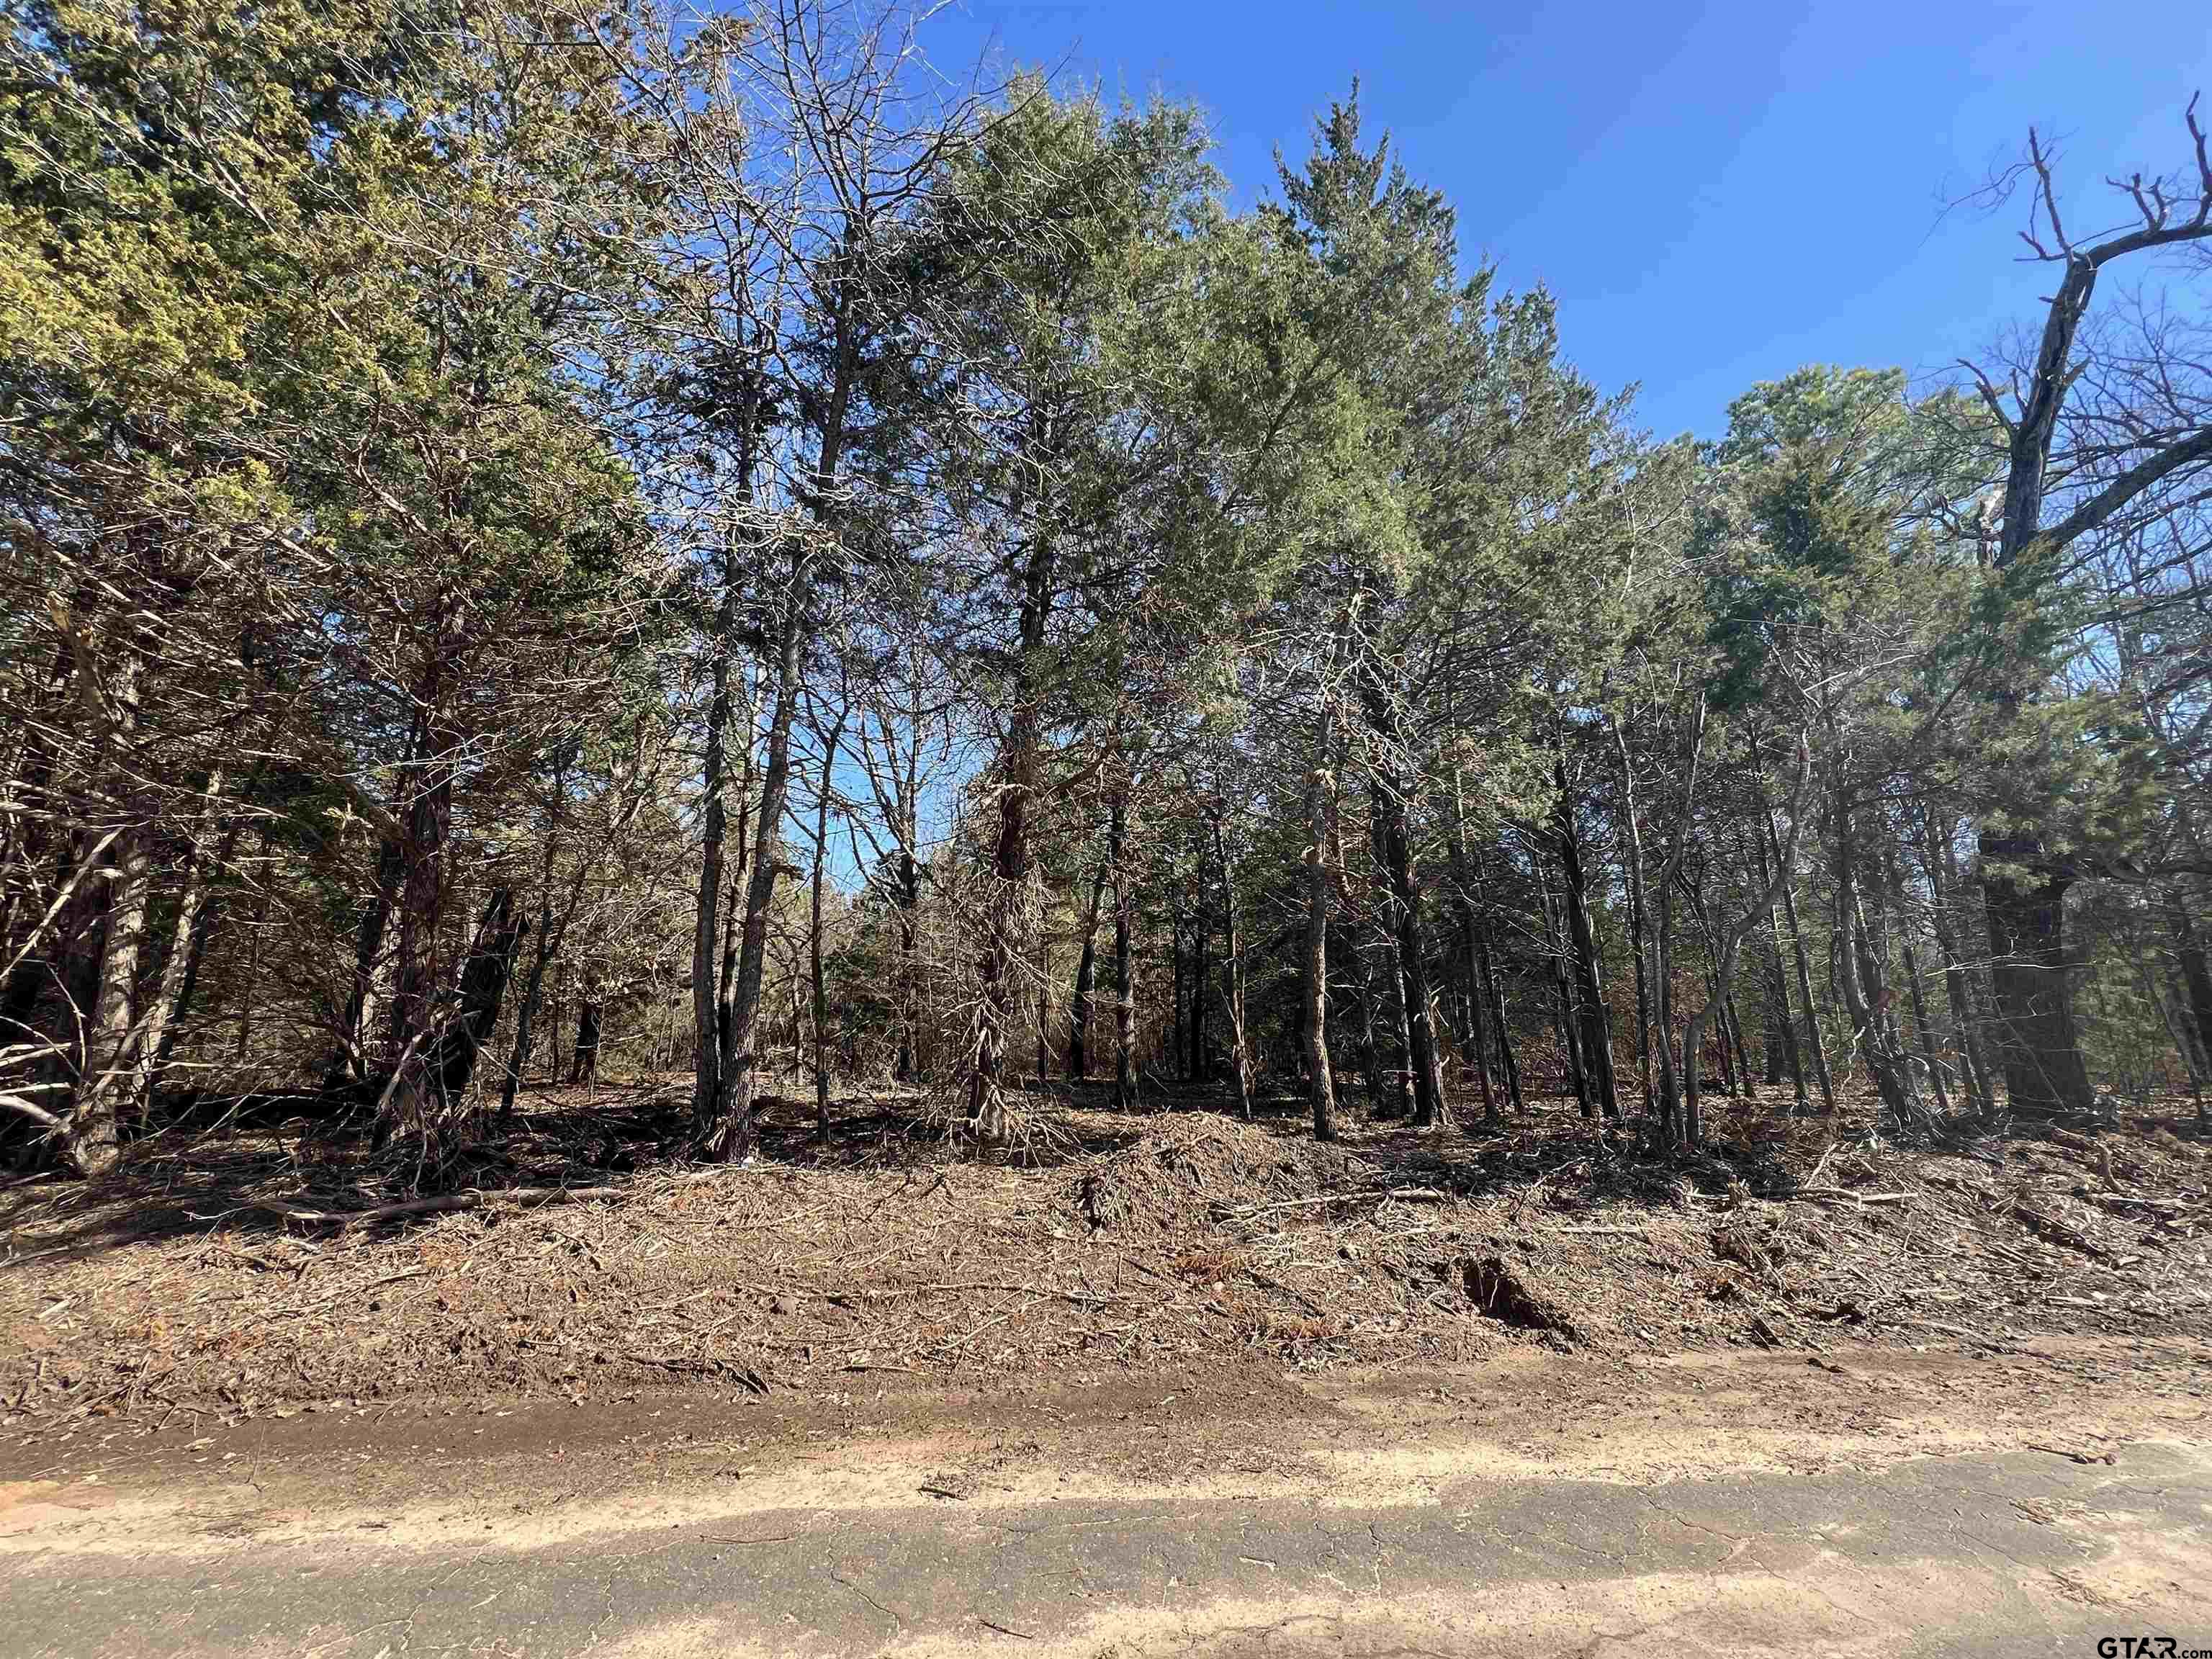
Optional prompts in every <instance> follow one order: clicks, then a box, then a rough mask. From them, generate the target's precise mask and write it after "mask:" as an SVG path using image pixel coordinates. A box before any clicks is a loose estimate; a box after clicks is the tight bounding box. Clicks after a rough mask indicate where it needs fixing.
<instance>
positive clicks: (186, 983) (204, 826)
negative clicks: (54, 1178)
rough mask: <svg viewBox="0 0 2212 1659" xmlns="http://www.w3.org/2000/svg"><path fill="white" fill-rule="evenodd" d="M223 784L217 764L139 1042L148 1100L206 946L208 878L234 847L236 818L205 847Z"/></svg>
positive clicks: (180, 1021)
mask: <svg viewBox="0 0 2212 1659" xmlns="http://www.w3.org/2000/svg"><path fill="white" fill-rule="evenodd" d="M222 785H223V779H222V765H221V763H217V764H216V767H215V768H214V769H213V770H212V771H210V773H209V775H208V781H207V788H206V791H205V803H206V804H205V805H204V806H203V807H202V808H201V809H200V821H199V824H198V826H197V829H195V830H194V832H193V835H192V840H191V847H190V848H188V849H187V850H186V853H185V890H184V894H183V896H182V897H181V898H179V901H178V903H177V923H176V928H175V930H174V932H173V933H172V934H171V936H170V941H169V954H168V957H167V960H166V961H164V962H163V963H162V964H161V983H160V986H159V987H158V988H157V990H156V992H155V998H154V1006H153V1009H152V1010H151V1012H149V1014H148V1015H147V1018H146V1030H144V1031H143V1033H142V1034H141V1035H140V1037H139V1040H138V1043H139V1052H140V1053H141V1054H142V1055H143V1057H144V1059H143V1065H144V1069H145V1079H144V1082H143V1085H141V1088H140V1091H139V1092H140V1095H141V1097H142V1098H143V1099H144V1100H147V1101H149V1102H150V1101H151V1099H152V1098H153V1092H154V1087H155V1083H156V1082H157V1081H158V1079H159V1078H160V1075H161V1073H162V1072H163V1071H165V1070H166V1069H167V1066H168V1064H169V1056H170V1054H172V1053H173V1051H174V1050H175V1048H176V1046H177V1033H178V1031H179V1029H180V1027H181V1026H182V1024H183V1021H184V1018H185V1014H186V1013H187V1012H188V1011H189V1010H190V1009H191V1000H192V987H194V985H196V984H197V982H198V980H199V973H200V957H201V955H202V953H203V952H204V951H205V949H206V947H207V935H208V923H209V921H210V916H211V915H212V913H213V908H214V907H213V904H212V902H211V899H210V894H211V893H212V890H213V880H212V878H213V876H214V874H215V872H216V871H217V870H219V869H221V868H222V866H226V865H228V863H229V862H230V855H231V853H232V850H233V849H234V848H235V847H236V846H237V844H238V820H237V819H236V818H235V817H233V818H232V819H231V820H230V823H229V824H228V827H227V828H225V829H224V830H223V832H222V841H221V842H220V844H219V845H214V846H211V845H210V842H211V841H212V840H213V838H214V836H215V834H216V821H217V820H218V818H220V817H222V816H223V814H224V811H225V808H224V805H223V797H222Z"/></svg>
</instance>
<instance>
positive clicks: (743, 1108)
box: [700, 544, 812, 1164]
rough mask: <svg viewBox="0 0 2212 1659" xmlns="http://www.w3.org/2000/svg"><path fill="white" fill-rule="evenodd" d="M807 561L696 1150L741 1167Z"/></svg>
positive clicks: (799, 574) (780, 661) (794, 589)
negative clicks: (724, 1039)
mask: <svg viewBox="0 0 2212 1659" xmlns="http://www.w3.org/2000/svg"><path fill="white" fill-rule="evenodd" d="M811 559H812V555H811V552H810V551H809V550H807V549H806V548H805V545H804V544H794V545H793V549H792V554H791V570H790V576H789V586H788V588H787V592H786V593H785V595H784V611H783V617H782V628H781V635H780V637H779V639H778V641H777V647H778V649H777V659H776V674H775V702H774V704H773V705H772V710H771V713H770V714H769V731H768V758H767V763H766V764H765V765H764V766H763V768H762V772H761V799H760V807H759V817H758V818H757V821H756V822H755V823H754V825H753V844H752V851H751V854H750V860H749V862H750V866H751V868H750V870H749V871H748V872H747V876H746V882H745V909H744V937H743V939H742V942H741V945H740V947H739V952H740V953H739V956H738V977H737V984H736V986H735V987H734V988H733V990H732V994H731V997H730V1036H729V1041H728V1044H727V1047H726V1054H727V1055H728V1058H729V1064H728V1065H727V1066H726V1067H725V1068H724V1075H723V1077H722V1079H721V1091H722V1101H721V1104H720V1110H719V1112H718V1114H717V1117H716V1121H715V1122H714V1126H713V1127H712V1128H711V1129H710V1130H709V1131H708V1135H707V1137H706V1138H705V1139H704V1140H703V1141H702V1144H701V1146H700V1152H701V1155H702V1157H703V1158H707V1159H708V1160H715V1159H726V1160H728V1161H729V1162H731V1163H737V1164H742V1163H743V1162H744V1160H745V1159H746V1158H749V1157H750V1156H751V1154H752V1145H753V1099H754V1095H755V1092H756V1091H757V1089H758V1087H759V1082H760V1027H761V1018H760V1015H761V985H762V981H763V975H765V974H766V972H767V968H768V924H769V910H770V908H771V905H772V904H773V902H774V900H775V878H776V877H777V876H778V875H779V874H781V872H782V867H783V866H781V864H780V863H779V862H778V860H777V858H776V853H777V848H778V842H779V837H780V835H781V829H782V825H783V811H784V800H785V796H786V794H787V791H788V790H789V787H790V783H791V728H792V722H793V719H794V718H795V717H796V715H797V713H798V707H799V690H800V685H799V657H800V651H801V647H802V645H803V643H804V641H805V631H806V611H807V593H808V591H809V588H810V586H811Z"/></svg>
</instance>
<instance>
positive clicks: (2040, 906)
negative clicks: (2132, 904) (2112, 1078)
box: [1981, 832, 2095, 1113]
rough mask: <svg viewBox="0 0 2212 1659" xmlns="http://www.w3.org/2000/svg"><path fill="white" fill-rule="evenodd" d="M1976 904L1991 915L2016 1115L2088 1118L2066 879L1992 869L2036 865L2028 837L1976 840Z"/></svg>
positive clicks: (2002, 1036)
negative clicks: (2071, 974)
mask: <svg viewBox="0 0 2212 1659" xmlns="http://www.w3.org/2000/svg"><path fill="white" fill-rule="evenodd" d="M1981 846H1982V863H1983V866H1984V867H1983V874H1982V896H1983V901H1984V904H1985V905H1986V906H1987V908H1988V910H1989V926H1990V990H1991V992H1992V993H1993V994H1994V996H1995V999H1996V1048H1997V1064H1998V1066H2000V1067H2001V1068H2002V1071H2003V1073H2004V1079H2005V1093H2006V1096H2007V1100H2008V1105H2009V1107H2010V1109H2012V1110H2013V1111H2014V1112H2015V1113H2021V1112H2032V1113H2055V1112H2086V1111H2088V1110H2089V1109H2091V1108H2092V1107H2093V1105H2094V1103H2095V1095H2094V1092H2093V1091H2092V1089H2091V1088H2090V1086H2089V1073H2088V1068H2087V1066H2085V1065H2084V1064H2083V1063H2082V1060H2081V1032H2080V1030H2078V1029H2077V1028H2076V1026H2075V1019H2074V992H2073V987H2072V986H2071V984H2070V983H2069V981H2068V975H2067V964H2066V951H2065V916H2066V890H2067V888H2068V887H2069V886H2070V885H2071V884H2072V883H2071V881H2070V879H2069V878H2067V877H2064V876H2059V875H2047V876H2045V877H2044V878H2042V879H2041V880H2036V879H2034V878H2032V877H2031V878H2027V879H2022V878H2015V877H2010V876H2002V875H1999V874H1996V872H1995V870H1994V869H1993V867H1992V866H1996V865H1999V864H2011V863H2015V862H2019V861H2025V860H2028V859H2031V858H2035V857H2039V856H2040V854H2041V850H2042V849H2041V844H2040V842H2036V841H2033V840H2032V839H2029V838H2026V837H2015V838H2012V839H2005V838H2002V837H2000V836H1995V835H1991V834H1989V833H1987V832H1984V835H1983V836H1982V843H1981Z"/></svg>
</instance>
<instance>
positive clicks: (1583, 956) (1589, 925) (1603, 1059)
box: [1552, 744, 1620, 1122]
mask: <svg viewBox="0 0 2212 1659" xmlns="http://www.w3.org/2000/svg"><path fill="white" fill-rule="evenodd" d="M1552 776H1553V783H1554V786H1555V787H1557V789H1558V791H1559V793H1558V796H1557V798H1556V799H1555V800H1554V802H1553V813H1552V823H1553V836H1554V839H1555V841H1556V842H1557V844H1558V848H1559V868H1560V873H1561V875H1562V876H1563V877H1564V878H1565V900H1566V916H1565V920H1566V931H1567V944H1568V947H1569V950H1570V951H1571V959H1572V962H1573V965H1574V982H1575V990H1576V994H1577V1000H1578V1002H1579V1004H1580V1006H1579V1008H1578V1009H1577V1020H1578V1023H1579V1026H1580V1030H1579V1033H1578V1035H1579V1036H1580V1037H1581V1047H1582V1061H1583V1072H1584V1074H1585V1075H1586V1077H1587V1079H1588V1081H1589V1090H1590V1092H1591V1093H1592V1095H1593V1096H1595V1103H1596V1105H1597V1108H1598V1109H1599V1111H1600V1112H1601V1114H1602V1115H1604V1118H1605V1120H1606V1121H1607V1122H1617V1121H1619V1120H1620V1083H1619V1081H1618V1079H1616V1078H1615V1076H1614V1074H1613V1015H1612V1013H1611V1012H1610V1011H1609V1010H1608V1009H1607V1007H1606V1005H1605V975H1604V969H1603V966H1602V964H1601V962H1600V959H1599V957H1598V947H1597V929H1596V927H1595V924H1594V923H1593V922H1592V921H1591V920H1590V912H1589V872H1588V871H1587V869H1586V868H1585V866H1584V863H1583V839H1582V825H1581V822H1580V818H1579V815H1578V814H1577V812H1576V811H1575V800H1574V796H1573V794H1572V793H1571V790H1570V789H1569V787H1568V782H1567V762H1566V754H1565V749H1564V747H1563V746H1560V745H1558V744H1555V745H1554V748H1553V757H1552Z"/></svg>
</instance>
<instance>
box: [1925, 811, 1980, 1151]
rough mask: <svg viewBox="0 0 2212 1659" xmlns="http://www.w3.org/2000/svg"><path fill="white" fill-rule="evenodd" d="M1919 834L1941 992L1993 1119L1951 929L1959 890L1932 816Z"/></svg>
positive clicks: (1971, 1081) (1974, 1084)
mask: <svg viewBox="0 0 2212 1659" xmlns="http://www.w3.org/2000/svg"><path fill="white" fill-rule="evenodd" d="M1921 833H1922V836H1923V840H1924V848H1925V853H1926V862H1927V870H1928V886H1929V893H1930V895H1931V896H1932V897H1933V900H1934V902H1933V904H1932V906H1931V908H1930V915H1931V916H1932V918H1933V920H1934V921H1935V924H1936V954H1937V955H1938V956H1939V957H1941V958H1942V963H1943V990H1944V994H1945V996H1946V997H1947V998H1948V1000H1949V1002H1950V1005H1951V1023H1952V1024H1953V1025H1954V1027H1955V1028H1956V1029H1957V1030H1958V1033H1959V1058H1960V1061H1961V1062H1962V1063H1963V1064H1964V1065H1965V1066H1966V1081H1967V1085H1968V1086H1969V1087H1970V1088H1971V1089H1972V1091H1973V1096H1974V1103H1975V1107H1976V1109H1977V1110H1978V1112H1979V1114H1980V1115H1981V1116H1982V1118H1983V1119H1984V1121H1986V1120H1988V1119H1990V1118H1991V1117H1994V1116H1996V1109H1997V1103H1996V1091H1995V1090H1994V1089H1993V1088H1992V1087H1991V1085H1990V1068H1989V1062H1988V1061H1987V1060H1984V1058H1983V1056H1982V1043H1981V1037H1980V1036H1979V1034H1978V1031H1977V1030H1976V1026H1977V1024H1978V1022H1977V1020H1976V1018H1975V1014H1974V995H1973V984H1972V980H1971V979H1970V978H1969V976H1968V974H1967V970H1966V966H1965V964H1964V963H1962V962H1961V961H1960V957H1959V938H1958V934H1957V933H1956V931H1955V930H1954V927H1953V925H1952V917H1951V895H1952V894H1953V893H1954V892H1955V891H1957V890H1958V883H1957V881H1956V879H1955V878H1954V872H1953V869H1952V866H1951V858H1950V852H1949V848H1948V844H1947V843H1946V842H1944V841H1943V839H1942V836H1940V835H1939V832H1938V829H1937V827H1936V821H1935V818H1934V817H1933V816H1932V815H1930V816H1929V817H1928V819H1927V820H1926V821H1925V822H1924V823H1923V825H1922V829H1921Z"/></svg>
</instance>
